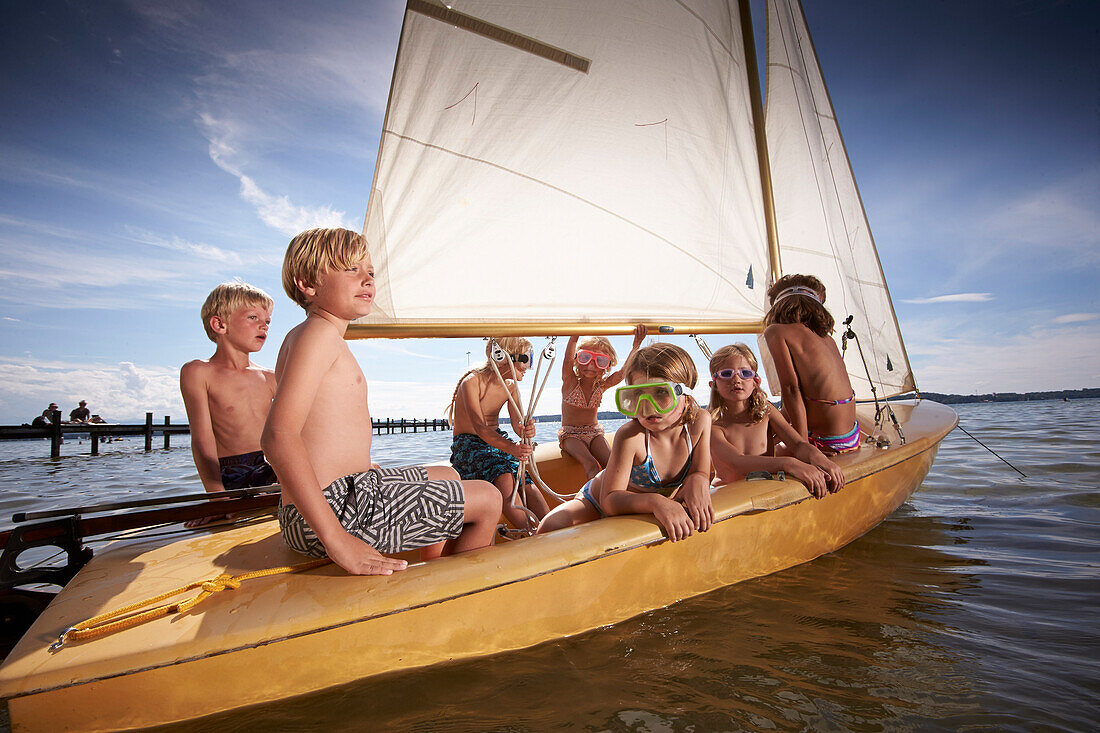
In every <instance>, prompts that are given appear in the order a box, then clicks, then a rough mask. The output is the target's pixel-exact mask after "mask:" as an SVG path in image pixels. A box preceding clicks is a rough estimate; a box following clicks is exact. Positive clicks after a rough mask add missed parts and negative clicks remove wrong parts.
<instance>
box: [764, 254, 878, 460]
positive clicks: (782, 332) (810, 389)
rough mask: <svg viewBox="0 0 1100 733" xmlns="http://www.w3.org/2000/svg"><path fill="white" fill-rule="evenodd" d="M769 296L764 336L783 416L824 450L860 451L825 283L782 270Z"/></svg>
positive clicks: (851, 395)
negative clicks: (834, 338)
mask: <svg viewBox="0 0 1100 733" xmlns="http://www.w3.org/2000/svg"><path fill="white" fill-rule="evenodd" d="M768 300H769V302H770V303H771V309H770V310H769V311H768V313H767V315H765V316H764V340H765V341H766V342H767V345H768V351H769V353H770V354H771V358H772V362H773V364H774V365H775V372H776V375H777V377H778V379H779V386H780V391H781V394H782V396H783V413H784V415H786V417H787V419H788V420H789V421H790V423H791V426H792V427H793V428H794V429H795V430H797V431H798V434H799V435H801V436H802V437H803V438H807V439H808V440H809V441H810V442H811V443H813V444H814V445H815V446H817V447H818V448H819V449H821V451H822V452H824V453H826V454H830V453H847V452H849V451H856V450H859V443H860V430H859V423H858V422H857V421H856V405H855V396H856V395H855V390H853V389H852V382H851V380H849V379H848V370H847V369H846V368H845V366H844V358H843V357H842V356H841V355H840V349H838V348H837V345H836V342H835V341H833V339H832V338H831V337H830V334H832V333H833V327H834V321H833V317H832V315H830V314H829V311H828V310H827V309H826V308H825V305H824V303H825V285H824V284H823V283H822V282H821V281H820V280H818V279H817V278H816V277H814V276H813V275H784V276H783V277H781V278H779V280H777V281H776V282H775V283H774V284H773V285H772V286H771V287H770V288H768ZM810 395H814V396H813V397H811V396H810ZM834 398H835V399H834Z"/></svg>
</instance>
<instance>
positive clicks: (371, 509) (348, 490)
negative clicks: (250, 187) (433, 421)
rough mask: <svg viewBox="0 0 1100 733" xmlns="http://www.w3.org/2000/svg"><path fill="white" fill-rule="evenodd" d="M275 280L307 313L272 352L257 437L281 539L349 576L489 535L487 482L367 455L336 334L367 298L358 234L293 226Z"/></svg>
mask: <svg viewBox="0 0 1100 733" xmlns="http://www.w3.org/2000/svg"><path fill="white" fill-rule="evenodd" d="M283 289H284V290H286V293H287V295H288V296H290V298H291V300H293V301H294V302H295V303H297V304H298V305H300V306H302V308H304V309H305V311H306V319H305V321H303V322H302V323H301V324H299V325H298V326H297V327H295V328H294V329H293V330H292V331H291V332H290V333H288V334H287V337H286V340H285V341H283V346H282V348H281V349H280V350H279V359H278V362H277V363H276V365H275V373H276V375H277V376H278V380H279V386H278V389H277V391H276V393H275V400H274V402H273V403H272V405H271V412H270V414H269V415H268V418H267V424H266V426H265V427H264V431H263V437H262V438H261V445H262V446H263V449H264V453H265V454H266V455H267V456H268V459H269V460H270V461H271V464H272V465H273V466H274V467H275V470H276V472H278V474H279V478H280V479H281V482H282V490H283V496H282V506H281V507H280V509H279V526H280V528H281V530H282V536H283V539H284V540H285V541H286V543H287V545H289V546H290V547H291V548H292V549H294V550H297V551H298V552H301V553H303V554H305V555H313V556H316V557H323V556H325V555H328V556H329V557H330V558H332V560H333V561H334V562H336V564H338V565H339V566H340V567H342V568H344V569H345V570H347V571H348V572H349V573H352V574H354V575H389V574H391V573H393V572H394V571H396V570H402V569H404V568H405V566H406V562H405V561H404V560H401V559H397V558H391V557H386V554H390V553H396V552H402V551H404V550H409V549H412V548H417V547H419V548H421V557H422V558H424V559H430V558H433V557H438V556H439V555H441V554H450V553H452V552H465V551H466V550H472V549H475V548H477V547H484V546H485V545H488V544H490V543H491V542H492V540H493V536H494V533H495V530H496V520H497V517H498V516H500V494H499V493H497V491H496V489H494V488H493V487H492V485H490V484H487V483H485V482H483V481H459V480H457V479H458V475H457V474H456V473H455V472H454V471H452V470H451V469H450V468H446V467H437V466H431V467H427V468H425V467H422V466H413V467H408V468H396V469H380V468H376V467H375V466H374V464H373V463H372V462H371V455H370V448H371V436H372V432H371V418H370V411H369V410H368V409H367V382H366V379H365V378H364V377H363V372H362V370H361V369H360V368H359V364H358V363H357V362H356V361H355V357H353V356H352V354H351V351H350V350H349V349H348V347H347V344H346V343H345V341H344V332H345V331H346V330H347V327H348V323H349V322H350V321H351V320H353V319H355V318H359V317H360V316H365V315H367V314H368V313H370V310H371V303H372V301H373V300H374V267H373V266H372V265H371V261H370V255H369V254H368V252H367V243H366V240H365V239H363V237H362V236H361V235H359V234H357V233H355V232H351V231H348V230H347V229H311V230H309V231H305V232H302V233H301V234H299V235H298V236H296V237H295V238H294V239H293V240H291V242H290V246H289V247H288V248H287V251H286V257H285V258H284V260H283Z"/></svg>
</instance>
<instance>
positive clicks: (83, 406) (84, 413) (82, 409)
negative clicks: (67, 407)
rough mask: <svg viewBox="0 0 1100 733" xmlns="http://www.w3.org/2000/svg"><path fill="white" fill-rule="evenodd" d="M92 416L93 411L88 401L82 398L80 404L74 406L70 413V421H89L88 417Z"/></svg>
mask: <svg viewBox="0 0 1100 733" xmlns="http://www.w3.org/2000/svg"><path fill="white" fill-rule="evenodd" d="M91 416H92V411H91V410H89V409H88V403H87V402H85V401H84V400H81V401H80V406H79V407H74V408H73V410H72V412H70V413H69V422H88V418H90V417H91Z"/></svg>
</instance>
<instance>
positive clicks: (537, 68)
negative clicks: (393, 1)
mask: <svg viewBox="0 0 1100 733" xmlns="http://www.w3.org/2000/svg"><path fill="white" fill-rule="evenodd" d="M748 100H749V90H748V76H747V74H746V71H745V51H744V48H743V37H742V32H741V25H740V20H739V16H738V12H737V8H736V3H730V2H727V0H629V1H626V0H600V1H599V2H592V1H591V0H556V1H555V2H542V1H540V2H514V1H513V2H502V1H500V0H495V1H490V0H469V1H465V0H453V1H451V2H450V3H449V5H446V6H445V5H443V4H442V3H438V2H430V1H428V0H410V2H409V3H408V7H407V10H406V13H405V22H404V27H403V29H402V34H401V40H400V46H399V49H398V54H397V62H396V66H395V69H394V78H393V84H392V86H391V91H390V100H389V106H388V109H387V112H386V119H385V122H384V125H383V131H382V139H381V143H380V146H379V154H378V161H377V165H376V168H375V179H374V184H373V186H372V189H371V197H370V202H369V204H368V208H367V217H366V223H365V226H364V233H365V234H366V236H367V239H368V241H369V243H370V247H371V255H372V259H373V262H374V265H375V268H376V271H377V273H378V296H377V299H376V303H375V305H376V312H375V313H373V314H372V315H371V316H369V317H367V318H365V319H362V320H361V321H360V322H358V323H357V324H353V326H352V329H351V333H349V336H357V335H365V334H366V333H371V334H378V335H386V328H387V327H392V328H393V329H395V330H396V331H397V332H398V333H400V334H402V335H413V334H424V335H428V334H432V335H485V334H488V333H498V334H499V333H503V332H505V331H510V332H516V331H519V332H521V333H528V334H530V333H535V334H549V333H554V332H558V333H563V332H566V330H567V329H568V328H573V329H576V328H581V329H582V330H584V329H586V328H587V329H589V330H593V329H592V326H591V325H588V324H594V323H599V324H601V325H602V326H605V327H607V326H608V324H619V326H620V328H619V331H620V332H624V333H625V332H629V330H630V329H631V328H632V327H633V324H635V323H638V322H647V323H659V324H669V325H673V326H674V327H677V328H678V329H688V330H698V331H700V332H707V331H711V332H713V331H722V332H736V331H738V330H742V331H743V330H753V329H754V327H755V328H758V327H759V323H760V320H761V317H762V316H763V313H764V290H765V289H766V286H767V282H768V280H767V277H768V272H769V262H768V254H767V244H766V236H765V225H764V213H763V206H762V203H761V201H762V194H761V183H760V176H759V172H758V164H757V153H756V147H755V143H754V139H753V124H752V112H751V109H750V106H749V102H748ZM373 324H386V325H384V326H383V327H382V329H375V328H373V327H372V325H373ZM536 324H537V325H536ZM688 324H690V325H688ZM708 324H709V328H708ZM559 327H560V330H559ZM410 328H412V329H413V330H411V331H410V330H409V329H410ZM417 328H419V329H420V330H416V329H417ZM605 332H609V331H605Z"/></svg>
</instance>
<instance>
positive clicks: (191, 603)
mask: <svg viewBox="0 0 1100 733" xmlns="http://www.w3.org/2000/svg"><path fill="white" fill-rule="evenodd" d="M330 562H332V560H330V559H329V558H327V557H325V558H321V559H319V560H311V561H310V562H304V563H300V564H298V565H283V566H281V567H277V568H267V569H265V570H253V571H252V572H250V573H244V574H242V575H236V576H233V575H229V574H228V573H222V574H221V575H219V576H218V577H216V578H212V579H210V580H198V581H195V582H194V583H188V584H187V585H185V586H183V587H181V588H176V589H175V590H170V591H168V592H167V593H161V594H160V595H158V596H153V597H152V598H147V599H145V600H144V601H138V602H136V603H131V604H130V605H128V606H124V607H122V608H119V609H117V610H115V611H108V612H107V613H101V614H99V615H98V616H93V617H92V618H90V619H87V620H85V621H81V622H80V623H78V624H74V625H72V626H70V627H69V628H67V629H65V630H64V631H63V632H61V635H60V636H59V637H57V641H55V642H54V643H53V644H51V645H50V651H51V652H56V651H58V650H60V649H61V647H62V646H64V645H65V643H66V642H69V641H92V640H93V639H98V638H100V637H102V636H107V635H108V634H114V633H116V632H118V631H123V630H125V629H129V628H132V627H134V626H139V625H141V624H144V623H147V622H149V621H152V620H154V619H158V618H164V617H165V616H169V615H171V614H174V613H178V614H184V613H187V612H188V611H190V610H191V609H192V608H194V607H195V606H197V605H198V604H199V603H201V602H202V601H204V600H206V599H207V598H209V597H210V596H212V595H214V594H215V593H218V592H220V591H223V590H236V589H237V588H240V587H241V583H242V582H244V581H246V580H252V579H254V578H264V577H267V576H270V575H281V574H283V573H300V572H302V571H305V570H312V569H313V568H319V567H321V566H322V565H328V564H329V563H330ZM196 588H198V589H200V591H199V593H198V594H197V595H196V596H195V597H194V598H191V599H190V600H186V601H180V602H178V603H166V604H164V605H162V606H157V607H155V608H150V609H148V610H145V611H142V610H141V609H143V608H145V607H146V606H151V605H153V604H154V603H159V602H160V601H164V600H167V599H168V598H171V597H172V596H175V595H179V594H180V593H186V592H187V591H189V590H195V589H196Z"/></svg>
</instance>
